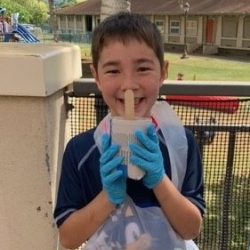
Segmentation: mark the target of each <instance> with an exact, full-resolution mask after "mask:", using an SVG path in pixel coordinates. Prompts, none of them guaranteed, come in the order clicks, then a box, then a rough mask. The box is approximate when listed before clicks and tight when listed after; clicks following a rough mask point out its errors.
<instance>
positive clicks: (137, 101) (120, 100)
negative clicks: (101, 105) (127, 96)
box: [118, 97, 145, 106]
mask: <svg viewBox="0 0 250 250" xmlns="http://www.w3.org/2000/svg"><path fill="white" fill-rule="evenodd" d="M144 99H145V98H144V97H136V98H135V99H134V104H135V106H136V105H139V104H140V103H141V102H142V101H143V100H144ZM118 100H119V102H121V103H122V104H123V105H124V103H125V102H124V99H120V98H118Z"/></svg>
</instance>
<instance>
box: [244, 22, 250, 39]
mask: <svg viewBox="0 0 250 250" xmlns="http://www.w3.org/2000/svg"><path fill="white" fill-rule="evenodd" d="M243 37H244V38H248V39H250V17H245V19H244V29H243Z"/></svg>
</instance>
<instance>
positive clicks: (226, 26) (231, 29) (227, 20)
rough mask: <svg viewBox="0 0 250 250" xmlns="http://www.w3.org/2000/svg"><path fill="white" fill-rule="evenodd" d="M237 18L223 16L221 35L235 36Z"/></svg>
mask: <svg viewBox="0 0 250 250" xmlns="http://www.w3.org/2000/svg"><path fill="white" fill-rule="evenodd" d="M237 25H238V22H237V18H236V17H223V19H222V36H223V37H231V38H235V37H236V36H237Z"/></svg>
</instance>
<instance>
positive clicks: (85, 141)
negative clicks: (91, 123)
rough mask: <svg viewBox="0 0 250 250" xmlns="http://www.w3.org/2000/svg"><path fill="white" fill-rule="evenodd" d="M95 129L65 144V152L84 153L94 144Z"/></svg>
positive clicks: (76, 136) (74, 137)
mask: <svg viewBox="0 0 250 250" xmlns="http://www.w3.org/2000/svg"><path fill="white" fill-rule="evenodd" d="M94 132H95V128H93V129H90V130H87V131H85V132H82V133H80V134H78V135H75V136H73V137H72V138H71V139H70V140H69V141H68V143H67V146H66V150H74V151H76V152H77V151H79V150H80V151H81V152H84V151H85V149H86V150H88V149H89V148H90V147H92V146H93V145H94V144H95V140H94Z"/></svg>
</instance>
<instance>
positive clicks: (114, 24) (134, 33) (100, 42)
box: [91, 12, 164, 70]
mask: <svg viewBox="0 0 250 250" xmlns="http://www.w3.org/2000/svg"><path fill="white" fill-rule="evenodd" d="M131 39H137V40H138V41H140V42H141V41H142V42H145V43H146V44H147V45H148V46H149V47H150V48H151V49H152V50H153V51H154V52H155V54H156V56H157V58H158V60H159V62H160V65H161V67H164V48H163V42H162V37H161V34H160V32H159V30H158V28H157V26H156V25H155V24H154V23H152V22H151V21H150V20H148V19H147V18H145V17H144V16H142V15H139V14H133V13H129V12H124V13H123V12H121V13H118V14H115V15H112V16H109V17H107V18H106V19H104V21H102V22H101V23H100V24H99V25H98V26H97V27H96V29H95V30H94V33H93V37H92V47H91V53H92V60H93V66H94V68H95V69H96V70H97V65H98V61H99V58H100V53H101V51H102V49H103V47H104V46H105V45H106V44H107V43H108V42H110V41H112V40H120V41H122V42H123V43H126V42H128V41H129V40H131Z"/></svg>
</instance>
